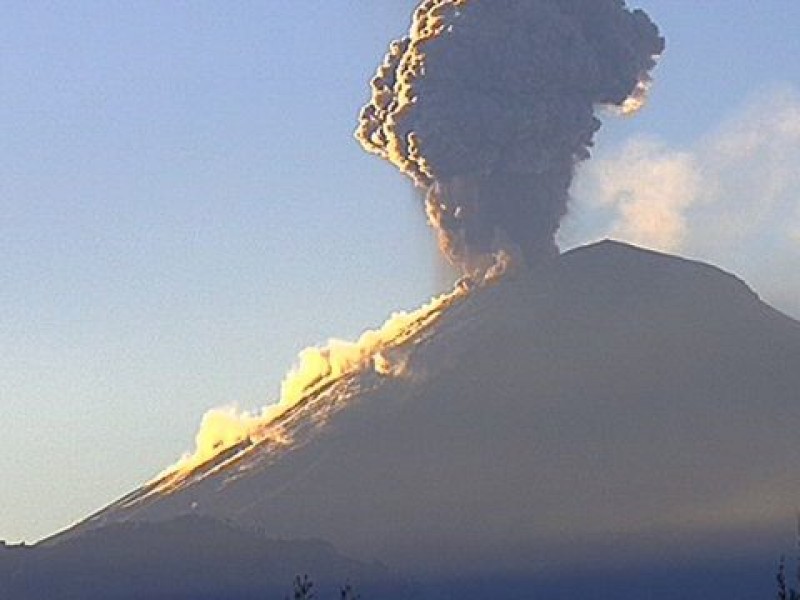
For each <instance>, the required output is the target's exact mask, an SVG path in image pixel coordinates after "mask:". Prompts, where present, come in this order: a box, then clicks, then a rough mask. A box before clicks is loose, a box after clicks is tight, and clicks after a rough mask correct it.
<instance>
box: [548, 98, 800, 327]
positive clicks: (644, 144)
mask: <svg viewBox="0 0 800 600" xmlns="http://www.w3.org/2000/svg"><path fill="white" fill-rule="evenodd" d="M574 196H575V201H574V206H573V212H572V214H571V216H570V218H569V219H568V221H567V222H566V224H565V228H564V231H563V233H562V234H561V241H562V244H564V245H577V244H581V243H586V242H590V241H593V240H596V239H599V238H604V237H613V238H616V239H621V240H624V241H628V242H631V243H634V244H638V245H641V246H645V247H649V248H653V249H656V250H663V251H666V252H674V253H679V254H683V255H687V256H691V257H693V258H699V259H701V260H705V261H708V262H712V263H714V264H717V265H719V266H721V267H722V268H725V269H728V270H731V271H733V272H735V273H736V274H737V275H739V276H741V277H743V278H744V279H745V280H746V281H747V282H748V283H750V284H751V285H752V286H753V287H754V288H755V289H756V290H757V291H758V292H759V293H761V294H762V295H763V296H764V297H765V298H766V299H767V300H768V301H770V302H772V303H773V304H775V305H777V306H778V307H779V308H782V309H783V310H786V311H788V312H791V313H792V314H794V315H795V316H800V277H799V276H798V275H797V274H796V271H798V269H797V265H798V264H800V91H798V90H796V89H794V88H790V87H786V88H781V89H776V90H772V91H770V92H768V93H763V94H761V95H759V96H758V97H756V98H754V99H752V100H751V101H750V102H748V103H747V105H746V106H745V107H744V108H743V109H742V110H740V111H738V112H737V113H735V114H734V115H732V116H731V117H730V118H728V119H727V120H726V121H725V122H723V123H722V124H721V126H720V127H719V128H718V129H717V130H716V131H715V132H713V133H712V134H710V135H708V136H707V137H705V138H704V139H702V140H701V141H700V142H698V143H697V144H695V145H694V146H693V147H691V148H688V149H682V148H673V147H670V146H669V145H667V144H666V143H664V142H662V141H659V140H656V139H651V138H637V139H632V140H629V141H628V142H627V143H625V144H624V145H623V146H622V147H621V148H619V149H617V150H616V151H614V152H613V153H611V154H606V155H604V156H601V157H599V158H598V159H596V160H594V161H590V162H589V163H588V164H586V165H585V166H584V168H583V169H582V170H581V172H580V175H579V178H578V181H577V182H576V187H575V192H574Z"/></svg>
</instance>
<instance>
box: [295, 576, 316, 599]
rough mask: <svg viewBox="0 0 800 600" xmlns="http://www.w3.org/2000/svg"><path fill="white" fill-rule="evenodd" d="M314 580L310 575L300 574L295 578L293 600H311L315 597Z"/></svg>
mask: <svg viewBox="0 0 800 600" xmlns="http://www.w3.org/2000/svg"><path fill="white" fill-rule="evenodd" d="M313 588H314V582H313V581H311V578H310V577H309V576H308V575H303V576H302V577H301V576H300V575H298V576H297V577H295V578H294V589H293V591H292V599H293V600H311V599H312V598H313V597H314V590H313Z"/></svg>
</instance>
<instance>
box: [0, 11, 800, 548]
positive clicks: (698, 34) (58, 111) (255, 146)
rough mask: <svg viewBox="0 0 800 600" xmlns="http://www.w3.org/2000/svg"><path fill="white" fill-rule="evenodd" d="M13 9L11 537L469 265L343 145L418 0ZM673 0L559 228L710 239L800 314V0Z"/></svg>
mask: <svg viewBox="0 0 800 600" xmlns="http://www.w3.org/2000/svg"><path fill="white" fill-rule="evenodd" d="M319 4H320V5H319V6H318V5H314V6H313V7H311V8H309V7H305V6H303V7H301V6H299V5H295V4H291V5H290V4H285V3H278V2H270V3H263V4H261V3H253V4H241V5H238V6H235V7H230V6H226V7H224V8H223V7H213V6H210V5H193V6H189V5H173V6H168V5H160V4H158V5H157V4H153V5H152V6H150V7H149V10H148V11H143V10H141V8H136V9H134V8H126V7H122V6H115V7H111V6H107V5H105V4H101V3H86V4H84V5H82V6H78V7H75V6H72V5H67V4H63V5H60V6H59V5H56V6H53V5H50V6H47V7H44V6H41V5H30V4H27V3H17V4H16V5H14V6H11V7H10V8H9V9H7V14H6V15H5V19H4V20H3V23H2V24H0V28H2V44H3V48H2V51H1V54H2V56H3V62H2V70H0V73H2V75H3V79H4V84H3V86H2V92H0V99H1V100H0V102H2V105H3V110H2V111H0V124H2V128H3V131H4V139H5V141H6V143H5V144H3V146H2V150H0V152H2V153H3V156H2V158H3V160H2V163H1V164H2V165H3V166H2V167H1V168H2V177H0V182H2V183H0V186H2V191H1V192H0V208H1V209H2V212H1V213H0V227H2V235H0V245H2V256H3V263H4V266H3V268H2V271H0V277H1V279H0V327H1V328H2V337H0V343H1V344H2V352H0V401H1V402H2V406H3V410H4V417H5V418H4V419H3V436H2V442H0V443H2V449H3V451H2V452H0V456H2V458H0V476H2V481H3V486H2V492H0V506H2V507H3V508H2V512H0V538H5V539H9V540H19V539H26V540H29V541H32V540H35V539H37V538H39V537H41V536H44V535H47V534H49V533H52V532H53V531H55V530H57V529H59V528H61V527H64V526H66V525H68V524H69V523H70V522H72V521H74V520H76V519H80V518H82V517H84V516H85V515H87V514H88V513H90V512H91V511H93V510H94V509H96V508H98V507H100V506H102V505H104V504H106V503H107V502H108V501H110V500H112V499H114V498H116V497H118V496H120V495H121V494H123V493H125V492H127V491H129V490H131V489H133V488H134V487H136V486H137V485H139V484H140V483H142V482H143V481H145V480H147V479H149V478H150V477H152V476H153V475H154V474H156V473H157V472H159V471H161V470H162V469H163V468H164V467H165V466H166V465H168V464H170V463H172V462H174V460H175V459H176V458H178V457H179V456H180V454H181V453H182V452H183V451H185V450H188V449H189V448H190V447H191V445H192V440H193V436H194V432H195V430H196V428H197V424H198V421H199V418H200V416H201V415H202V414H203V413H204V412H205V411H206V410H208V409H209V408H212V407H215V406H224V405H228V404H234V405H238V406H239V407H242V408H258V407H261V406H263V405H264V404H266V403H268V402H269V401H270V399H271V398H276V396H277V389H278V385H279V382H280V380H281V379H282V377H283V374H284V373H285V371H286V370H287V369H288V368H289V367H290V365H291V364H292V362H293V360H294V356H295V355H296V354H297V352H298V351H299V350H301V349H302V348H303V347H305V346H307V345H311V344H316V343H319V342H323V341H324V340H325V339H327V338H328V337H331V336H336V337H344V338H354V337H356V336H357V335H358V333H359V332H360V331H361V330H363V329H365V328H366V327H374V326H376V325H378V324H379V323H381V322H382V321H383V320H384V318H385V317H386V316H387V315H388V314H389V313H390V312H392V311H394V310H397V309H400V308H413V307H416V306H418V305H419V304H421V303H422V302H423V301H424V300H425V299H426V298H428V297H429V296H431V294H432V293H434V292H439V291H443V290H444V289H445V288H446V287H448V285H449V283H450V281H451V280H452V279H453V278H454V276H453V275H452V274H448V273H446V272H445V269H444V267H442V266H441V265H440V264H439V262H438V260H439V259H438V258H437V257H436V248H435V241H434V239H433V236H432V234H431V232H430V230H429V228H428V227H427V225H425V223H424V219H423V216H422V212H421V211H420V210H419V206H418V201H417V199H416V198H415V197H414V196H413V194H412V193H411V191H410V189H409V185H408V183H407V182H406V181H405V180H404V178H403V177H401V176H400V175H398V174H397V173H396V172H395V171H394V170H393V169H392V168H389V167H387V166H386V165H384V164H382V163H381V161H378V160H376V159H375V158H374V157H371V156H368V155H367V154H366V153H364V152H363V151H362V150H361V149H360V148H359V147H358V144H356V143H355V142H354V141H353V140H352V131H353V129H354V128H355V125H356V113H357V110H358V108H359V107H360V106H361V105H362V104H364V102H365V101H366V100H367V99H368V94H369V91H368V89H367V86H366V82H367V81H368V80H369V78H370V77H371V75H372V73H373V72H374V69H375V67H376V64H377V60H378V57H380V56H382V54H383V52H384V50H385V46H386V42H387V40H389V39H392V38H395V37H399V36H400V35H402V34H403V33H404V32H405V31H406V30H407V27H408V15H409V14H410V11H411V9H412V7H413V5H414V3H413V2H396V3H395V2H388V1H387V2H366V1H364V2H351V3H344V5H343V6H332V4H333V3H325V4H322V3H319ZM698 4H700V3H695V2H689V1H672V0H670V1H667V0H662V1H660V2H658V1H655V0H653V1H650V2H638V3H631V5H632V6H634V7H636V6H640V7H642V8H644V9H645V10H646V11H647V12H648V13H649V14H650V16H651V17H652V18H653V20H654V21H655V22H657V23H658V25H659V27H660V29H661V31H662V33H663V35H664V36H665V37H666V38H667V50H666V52H665V54H664V56H663V57H662V59H661V60H660V61H659V64H658V66H657V67H656V70H655V73H654V76H655V85H654V87H653V89H652V91H651V94H650V100H649V105H648V106H646V107H645V108H644V109H643V110H642V111H641V112H640V113H639V114H638V115H637V117H636V118H635V119H629V120H628V119H620V118H618V117H616V116H613V115H611V114H609V115H606V116H605V117H604V118H603V120H604V127H603V129H602V130H601V132H600V133H599V134H598V136H597V138H596V145H597V147H596V149H595V151H594V159H593V160H592V161H590V162H588V163H586V164H585V165H583V166H582V167H581V168H580V169H579V173H578V177H577V180H576V182H575V186H574V193H573V195H574V200H573V202H572V209H571V213H570V214H569V215H568V217H567V220H566V222H565V224H564V227H563V228H562V232H561V234H560V242H561V246H562V248H569V247H572V246H574V245H577V244H580V243H584V242H587V241H592V240H595V239H598V238H602V237H606V236H609V235H611V236H614V237H617V238H620V239H625V240H629V241H632V242H635V243H637V244H640V245H644V246H648V247H652V248H657V249H664V250H668V251H672V252H677V253H680V254H686V255H688V256H691V257H698V258H702V259H704V260H709V261H711V262H714V263H715V264H718V265H720V266H721V267H723V268H726V269H728V270H732V271H734V272H735V273H736V274H737V275H739V276H741V277H743V278H744V279H745V280H746V281H747V282H748V283H750V284H751V285H752V286H753V287H754V288H755V289H756V290H757V291H758V292H759V293H760V294H761V295H762V297H764V298H765V299H766V300H768V301H770V302H771V303H773V304H774V305H775V306H777V307H779V308H781V309H783V310H784V311H786V312H787V313H789V314H791V315H793V316H795V317H797V316H799V315H800V304H798V300H797V298H798V297H800V296H798V290H800V285H798V281H797V277H796V275H795V274H794V269H793V268H792V267H793V265H796V264H798V258H800V250H798V248H800V202H798V197H800V196H798V194H797V193H796V190H797V188H798V183H800V181H798V179H800V175H798V174H797V171H796V169H795V168H794V167H795V166H796V165H797V164H798V160H799V159H800V66H798V64H797V62H796V60H795V58H796V56H798V55H799V54H800V52H798V51H800V42H799V41H798V40H797V36H796V30H797V25H798V24H800V6H798V5H797V3H795V2H793V1H791V0H782V1H779V0H774V1H765V2H761V3H759V4H758V5H751V4H750V3H745V2H721V1H711V2H703V3H702V5H700V6H698Z"/></svg>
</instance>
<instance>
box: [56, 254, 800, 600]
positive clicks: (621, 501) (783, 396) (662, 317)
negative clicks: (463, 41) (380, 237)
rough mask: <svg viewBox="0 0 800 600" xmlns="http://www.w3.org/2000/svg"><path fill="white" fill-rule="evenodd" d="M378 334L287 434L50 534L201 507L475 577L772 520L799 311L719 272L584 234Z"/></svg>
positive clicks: (656, 555)
mask: <svg viewBox="0 0 800 600" xmlns="http://www.w3.org/2000/svg"><path fill="white" fill-rule="evenodd" d="M397 351H398V352H403V353H404V356H403V360H404V364H405V368H404V369H403V371H402V373H401V374H399V375H397V376H392V377H389V376H384V375H381V374H380V373H378V372H375V371H364V372H360V373H358V374H356V375H353V376H348V377H347V378H344V379H342V380H339V381H336V382H334V383H333V384H331V385H329V386H326V387H325V388H324V389H321V390H318V391H317V392H315V394H313V395H311V396H310V397H309V398H308V399H307V400H306V401H305V402H303V403H301V404H300V405H298V406H297V407H296V408H295V409H294V410H293V411H291V412H290V413H289V414H287V415H286V416H285V417H284V420H285V423H284V425H285V428H286V431H287V432H288V433H289V434H290V436H289V437H290V438H291V439H292V440H293V442H292V443H291V444H288V445H276V444H273V443H264V444H263V445H261V446H259V445H248V444H244V446H245V447H237V448H233V449H230V450H228V451H227V453H226V455H225V456H224V457H218V459H217V460H215V461H212V463H211V464H208V465H206V466H205V467H203V468H201V469H199V470H198V472H197V473H195V474H194V475H193V477H191V478H189V479H187V480H186V481H185V482H183V483H182V484H181V485H180V486H177V487H176V488H174V489H170V490H168V491H162V492H157V493H155V492H154V489H153V487H152V486H150V487H147V486H146V487H144V488H142V489H141V490H136V491H135V492H133V493H132V494H131V495H129V496H128V497H126V498H123V499H122V500H120V501H119V502H117V503H114V504H112V505H111V506H109V507H108V508H106V509H104V510H102V511H100V512H99V513H97V514H96V515H94V516H93V517H91V518H90V519H88V520H87V521H85V522H83V523H82V524H79V525H78V526H77V527H76V528H75V529H74V530H72V531H68V532H66V533H64V534H62V535H61V536H59V537H56V538H53V539H52V540H50V541H49V542H48V543H50V544H57V543H59V541H63V540H66V539H69V538H70V537H71V536H74V535H76V534H77V533H80V532H84V531H87V530H91V529H93V528H96V527H99V526H102V525H107V524H110V523H117V522H127V521H158V520H164V519H170V518H174V517H176V516H179V515H183V514H199V515H209V516H213V517H216V518H222V519H229V520H231V521H233V522H236V523H241V524H244V525H247V526H257V527H259V528H261V529H263V530H264V531H265V532H267V533H268V534H269V535H271V536H274V537H280V538H286V539H298V538H309V537H313V538H320V539H324V540H326V541H328V542H331V543H332V544H334V545H335V546H336V548H338V549H340V550H341V551H343V552H344V553H345V554H347V555H348V556H353V557H356V558H358V559H362V560H374V559H378V560H381V561H384V562H385V563H386V564H389V565H391V566H392V567H395V568H397V569H400V570H401V571H402V572H404V573H409V574H412V575H413V576H415V577H421V578H429V579H431V580H433V579H436V580H446V579H448V578H452V577H461V578H465V577H466V578H473V579H476V580H481V579H482V578H483V579H486V578H491V577H493V576H494V575H495V574H498V573H503V574H505V575H507V576H509V577H512V576H513V577H522V578H523V579H524V578H525V577H528V576H533V575H536V576H550V574H553V573H557V572H559V570H561V569H564V568H565V565H570V567H569V568H574V567H576V566H577V567H579V568H585V569H603V568H605V567H607V566H613V567H614V568H615V569H622V568H636V566H637V565H643V568H644V567H645V566H648V565H650V566H652V565H654V564H661V565H664V564H677V563H680V564H681V565H684V564H688V562H687V561H703V560H717V559H719V560H723V561H724V560H729V559H730V560H734V559H736V560H739V559H741V558H742V557H743V556H745V555H748V556H749V555H751V554H752V555H756V554H759V553H764V552H766V553H767V555H768V557H769V558H770V559H771V558H772V557H773V556H774V554H775V553H776V552H778V551H779V550H777V549H776V546H775V544H776V543H777V544H780V543H781V541H782V540H783V539H784V538H785V535H784V536H783V537H781V535H782V534H781V532H785V531H786V530H787V529H790V528H791V524H792V523H793V514H794V509H795V507H796V505H797V502H798V500H799V499H800V478H799V477H798V476H797V474H798V465H800V445H798V444H797V443H796V440H797V432H798V431H800V403H798V400H799V398H798V395H799V394H800V392H798V390H800V324H799V323H797V322H796V321H794V320H792V319H790V318H788V317H786V316H785V315H783V314H781V313H779V312H777V311H775V310H773V309H772V308H770V307H769V306H767V305H766V304H764V303H763V302H761V301H760V300H759V298H758V296H757V295H756V294H755V293H754V292H753V291H752V290H750V289H749V288H748V287H747V286H746V285H745V284H744V283H743V282H742V281H740V280H739V279H737V278H736V277H734V276H732V275H730V274H727V273H724V272H722V271H720V270H719V269H716V268H714V267H712V266H709V265H706V264H701V263H697V262H692V261H688V260H685V259H681V258H677V257H673V256H667V255H663V254H658V253H655V252H650V251H646V250H642V249H638V248H635V247H632V246H627V245H624V244H620V243H616V242H601V243H599V244H595V245H592V246H587V247H583V248H580V249H577V250H574V251H570V252H568V253H565V254H563V255H562V256H561V257H559V258H558V259H557V260H556V261H555V263H554V264H553V265H551V266H550V267H549V268H547V269H539V270H537V271H535V272H534V271H526V272H517V273H515V274H512V275H510V276H509V277H507V278H506V279H504V280H503V281H501V282H500V283H498V284H496V285H494V286H491V287H488V288H484V289H481V290H477V291H476V292H474V293H473V294H472V295H471V296H470V297H469V298H467V299H466V300H464V301H463V302H460V303H458V304H456V305H455V306H453V307H451V308H450V309H448V311H447V313H446V314H445V315H443V317H442V318H441V319H440V320H439V321H438V322H437V323H436V324H435V325H434V326H433V327H432V328H430V329H428V330H426V331H424V332H423V333H422V334H420V335H418V336H416V337H415V338H413V339H411V340H409V341H408V343H407V344H405V346H403V347H402V348H400V349H398V350H397ZM748 553H751V554H748ZM675 561H677V562H675ZM648 568H649V567H648ZM771 576H772V574H771V573H765V574H764V578H765V580H766V581H767V582H769V581H770V579H771ZM654 597H655V596H654ZM682 597H687V598H688V597H690V595H683V596H682Z"/></svg>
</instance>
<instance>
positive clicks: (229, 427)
mask: <svg viewBox="0 0 800 600" xmlns="http://www.w3.org/2000/svg"><path fill="white" fill-rule="evenodd" d="M498 264H499V265H500V266H501V268H498V269H495V270H494V271H489V272H488V273H487V277H486V278H485V279H484V280H482V281H478V282H470V281H467V280H462V281H460V282H458V283H457V284H456V286H455V287H454V288H453V290H452V291H450V292H447V293H445V294H442V295H440V296H437V297H435V298H433V299H431V300H430V302H428V303H427V304H425V305H423V306H422V307H420V308H418V309H416V310H414V311H411V312H403V311H400V312H396V313H394V314H392V315H391V316H390V317H389V319H387V320H386V322H385V323H384V324H383V325H382V326H381V327H379V328H378V329H375V330H367V331H365V332H364V333H363V334H362V335H361V336H360V337H359V339H358V340H357V341H355V342H347V341H343V340H331V341H329V342H328V344H327V345H326V346H324V347H313V346H312V347H309V348H306V349H304V350H303V351H302V352H300V354H299V356H298V363H297V366H295V367H294V368H293V369H292V370H291V371H289V373H288V374H287V375H286V377H285V378H284V380H283V382H282V384H281V393H280V399H279V401H278V402H277V403H275V404H271V405H268V406H265V407H264V408H263V409H262V410H261V412H260V413H249V412H243V411H239V410H237V409H235V408H233V407H227V408H215V409H212V410H210V411H208V412H207V413H206V414H205V415H204V416H203V420H202V422H201V424H200V428H199V430H198V432H197V434H196V437H195V449H194V451H193V452H191V453H187V454H185V455H184V456H183V457H182V458H181V459H180V460H179V461H178V462H177V463H175V464H174V465H172V466H170V467H168V468H167V469H166V470H164V471H163V472H161V473H160V474H159V475H157V476H156V477H155V478H154V479H153V480H152V481H151V482H150V483H151V484H152V485H153V488H152V490H151V491H150V493H149V494H148V495H150V494H153V493H165V492H169V491H170V490H173V489H175V488H177V487H179V486H180V484H181V483H182V482H183V481H185V480H186V479H187V478H188V477H190V476H191V475H192V473H193V472H194V471H195V469H197V468H198V467H201V466H202V465H204V464H206V463H207V462H208V461H210V460H212V459H214V458H215V457H217V456H219V455H221V454H222V453H224V452H225V451H226V450H229V449H231V448H233V447H235V446H237V445H238V444H241V443H246V444H247V445H252V444H257V443H259V442H262V441H265V440H271V441H273V442H276V443H280V444H285V443H290V442H291V440H290V439H286V437H285V432H284V431H282V429H281V424H280V421H281V417H282V416H284V415H285V414H286V413H287V412H288V411H289V410H291V409H292V408H294V407H295V406H297V405H299V404H301V403H302V402H304V401H306V400H307V399H309V398H311V397H312V396H313V395H314V393H315V391H318V390H319V389H321V388H322V387H324V386H325V385H326V384H328V383H330V382H332V381H334V380H336V379H340V378H342V377H345V376H348V375H351V374H355V373H358V372H362V371H365V370H373V371H375V373H377V374H378V375H380V376H382V377H399V376H402V375H404V374H405V369H406V364H405V358H404V354H403V352H402V350H403V349H404V348H405V347H406V346H407V345H410V344H414V343H416V342H417V341H418V340H419V336H420V335H421V334H422V333H423V332H424V331H426V330H427V329H428V328H430V327H431V326H432V325H433V324H434V323H436V322H437V321H438V319H439V318H440V317H441V316H442V314H443V313H444V312H445V311H446V310H447V309H448V308H450V307H451V306H453V305H454V304H455V303H457V302H460V301H462V300H464V299H465V298H467V297H468V295H469V293H470V291H471V289H472V287H474V286H476V285H486V284H490V283H492V282H493V281H494V280H495V279H497V278H499V277H500V276H501V275H502V266H504V265H505V262H504V260H503V257H501V261H500V263H498Z"/></svg>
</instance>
